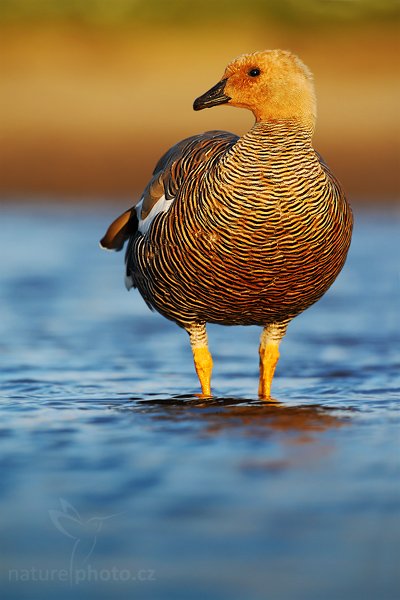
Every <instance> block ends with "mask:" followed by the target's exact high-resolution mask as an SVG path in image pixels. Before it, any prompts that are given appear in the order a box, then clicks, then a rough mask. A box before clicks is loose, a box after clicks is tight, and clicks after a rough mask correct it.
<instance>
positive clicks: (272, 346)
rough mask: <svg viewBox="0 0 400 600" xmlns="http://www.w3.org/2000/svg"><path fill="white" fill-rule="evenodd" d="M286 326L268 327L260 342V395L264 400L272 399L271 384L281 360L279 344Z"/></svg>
mask: <svg viewBox="0 0 400 600" xmlns="http://www.w3.org/2000/svg"><path fill="white" fill-rule="evenodd" d="M286 326H287V324H284V325H280V324H277V325H275V324H274V325H268V326H267V327H265V328H264V330H263V332H262V334H261V340H260V348H259V354H260V382H259V385H258V395H259V397H260V398H261V399H262V400H270V399H271V384H272V379H273V377H274V373H275V368H276V365H277V363H278V360H279V343H280V341H281V339H282V338H283V336H284V335H285V332H286Z"/></svg>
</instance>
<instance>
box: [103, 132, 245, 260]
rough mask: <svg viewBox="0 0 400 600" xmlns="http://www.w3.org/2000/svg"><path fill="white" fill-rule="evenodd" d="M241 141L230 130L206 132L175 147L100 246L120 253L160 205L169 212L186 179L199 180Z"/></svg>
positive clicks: (163, 159)
mask: <svg viewBox="0 0 400 600" xmlns="http://www.w3.org/2000/svg"><path fill="white" fill-rule="evenodd" d="M238 139H239V138H238V136H236V135H234V134H233V133H229V132H228V131H207V132H206V133H202V134H199V135H194V136H191V137H189V138H186V139H184V140H182V141H180V142H178V143H177V144H175V146H172V148H170V149H169V150H168V151H167V152H166V153H165V154H164V155H163V156H162V157H161V158H160V160H159V161H158V163H157V164H156V166H155V169H154V171H153V175H152V178H151V179H150V181H149V183H148V184H147V186H146V188H145V190H144V192H143V194H142V196H141V198H140V199H139V200H138V202H136V204H135V205H134V206H132V207H131V208H130V209H129V210H127V211H125V212H124V213H123V214H122V215H120V216H119V217H118V218H117V219H115V221H113V222H112V223H111V225H110V226H109V228H108V229H107V232H106V234H105V235H104V237H103V238H102V239H101V241H100V245H101V247H102V248H105V249H107V250H117V251H119V250H121V249H122V248H123V246H124V243H125V242H126V240H128V239H129V238H130V237H132V236H133V235H134V234H135V233H136V232H137V231H138V229H139V223H140V222H143V221H144V220H146V219H148V220H149V221H151V220H152V218H153V217H154V216H155V215H156V214H158V212H160V211H158V210H157V206H156V205H157V204H159V208H160V210H167V209H168V208H169V206H170V205H171V203H172V201H173V200H174V199H175V198H176V196H177V195H178V193H179V190H180V188H181V187H182V185H183V183H184V181H185V179H186V178H187V177H188V176H190V177H196V176H198V175H199V174H200V173H201V172H203V171H204V170H205V169H209V168H210V167H211V166H212V164H215V163H216V162H217V161H218V160H219V159H220V157H221V156H222V155H223V154H225V152H227V151H228V150H229V149H230V148H231V147H232V146H233V145H234V144H235V143H236V141H237V140H238ZM139 219H140V221H139ZM149 224H150V223H148V226H149ZM147 229H148V227H147V228H146V230H147Z"/></svg>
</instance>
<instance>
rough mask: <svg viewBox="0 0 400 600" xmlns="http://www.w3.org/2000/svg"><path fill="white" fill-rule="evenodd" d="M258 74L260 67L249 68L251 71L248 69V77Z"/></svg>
mask: <svg viewBox="0 0 400 600" xmlns="http://www.w3.org/2000/svg"><path fill="white" fill-rule="evenodd" d="M259 74H260V69H257V68H255V69H251V71H249V75H250V77H258V76H259Z"/></svg>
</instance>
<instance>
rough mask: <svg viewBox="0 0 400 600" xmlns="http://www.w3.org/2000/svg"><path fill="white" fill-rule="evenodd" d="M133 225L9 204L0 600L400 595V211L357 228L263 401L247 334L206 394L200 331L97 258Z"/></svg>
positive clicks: (219, 361)
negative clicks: (103, 241) (173, 318)
mask: <svg viewBox="0 0 400 600" xmlns="http://www.w3.org/2000/svg"><path fill="white" fill-rule="evenodd" d="M118 210H119V207H118V208H117V209H110V210H106V209H105V208H103V209H98V208H95V207H94V206H93V207H88V208H85V207H77V206H75V205H74V206H70V207H67V206H66V207H61V208H60V207H50V206H35V205H27V206H22V207H19V208H18V209H17V208H12V207H11V206H10V207H3V208H2V209H1V221H2V235H1V242H0V243H1V274H0V277H1V282H0V308H1V322H0V354H1V362H2V370H1V375H0V386H1V413H2V414H1V421H0V461H1V478H0V529H1V530H0V539H1V547H0V548H1V555H2V560H1V584H2V586H3V594H2V597H4V598H7V600H8V599H10V600H12V599H14V598H15V599H16V598H27V597H29V598H30V599H34V600H35V599H40V600H50V599H51V600H52V599H53V598H54V597H57V598H61V599H68V600H70V599H71V598H96V599H97V598H99V599H103V598H104V599H105V598H110V597H116V598H123V599H124V598H141V599H147V598H148V599H152V600H153V599H155V600H158V599H165V598H167V599H174V600H175V599H176V600H179V599H182V600H192V599H193V600H197V599H199V600H200V599H202V600H203V599H204V598H209V599H212V600H213V599H216V600H217V599H218V600H224V599H229V600H236V599H237V600H243V599H244V598H246V599H248V600H259V599H265V598H267V599H272V600H280V599H282V600H292V599H296V600H303V599H304V600H306V599H307V600H313V599H315V600H317V599H318V600H319V599H321V598H324V599H326V600H330V599H332V600H339V599H340V600H347V599H349V600H350V599H351V600H357V599H358V598H360V599H361V598H362V599H367V600H368V599H371V600H372V599H374V600H375V599H376V598H380V599H381V600H394V599H395V598H398V597H399V595H400V575H399V573H400V570H399V540H400V521H399V517H400V483H399V481H400V480H399V475H400V436H399V422H400V414H399V406H400V404H399V399H400V375H399V373H400V370H399V367H400V344H399V342H400V339H399V338H400V327H399V306H400V292H399V290H400V286H399V257H400V249H399V241H398V240H399V235H398V233H399V219H398V215H397V214H396V212H395V211H394V210H393V211H391V212H390V213H382V212H381V213H363V212H362V211H358V213H357V214H356V229H355V234H354V241H353V245H352V248H351V251H350V256H349V259H348V262H347V264H346V267H345V269H344V271H343V273H342V275H341V277H340V278H339V280H338V281H337V282H336V283H335V285H334V286H333V288H332V289H331V291H330V292H329V293H328V294H327V295H326V296H325V297H324V298H323V299H322V300H321V301H320V302H319V303H318V304H317V305H315V306H314V307H312V308H311V309H309V310H308V311H307V312H306V313H304V314H303V315H301V316H299V317H298V318H297V319H296V320H295V321H294V322H293V323H292V324H291V325H290V327H289V330H288V333H287V335H286V338H285V340H284V341H283V343H282V346H281V360H280V362H279V365H278V369H277V373H276V378H275V381H274V388H273V395H274V398H275V399H276V401H275V402H273V403H268V404H264V403H261V402H259V401H258V399H257V396H256V392H257V376H258V372H257V371H258V355H257V348H258V337H259V333H260V331H259V329H258V328H252V327H250V328H244V327H242V328H241V327H236V328H224V327H218V326H211V327H209V337H210V348H211V351H212V353H213V357H214V364H215V367H214V378H213V382H214V393H215V396H214V398H213V399H212V400H210V401H204V400H200V399H199V398H198V397H197V396H196V395H195V394H196V392H197V391H198V383H197V378H196V375H195V373H194V369H193V365H192V358H191V352H190V347H189V342H188V338H187V335H186V334H185V332H184V331H182V330H180V329H179V328H178V327H176V325H174V324H173V323H170V322H168V321H166V320H165V319H163V318H162V317H161V316H159V315H157V314H155V313H151V312H150V311H149V310H148V309H147V307H146V306H145V304H144V302H143V301H142V300H141V298H140V296H139V294H138V293H137V292H135V291H131V292H130V293H129V294H128V293H127V292H126V291H125V289H124V287H123V281H122V278H123V256H122V254H106V253H103V252H101V251H100V250H99V249H98V246H97V240H98V239H99V238H100V237H101V235H102V234H103V233H104V229H105V227H106V226H107V225H108V223H109V220H110V218H112V217H113V216H114V214H115V212H117V211H118Z"/></svg>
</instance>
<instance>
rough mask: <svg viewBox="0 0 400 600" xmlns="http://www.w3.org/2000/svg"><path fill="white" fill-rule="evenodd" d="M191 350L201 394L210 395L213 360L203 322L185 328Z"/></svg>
mask: <svg viewBox="0 0 400 600" xmlns="http://www.w3.org/2000/svg"><path fill="white" fill-rule="evenodd" d="M187 332H188V333H189V336H190V345H191V347H192V352H193V360H194V366H195V369H196V373H197V376H198V378H199V381H200V385H201V395H202V396H204V397H208V398H209V397H211V372H212V367H213V361H212V357H211V354H210V352H209V350H208V345H207V333H206V326H205V324H195V325H192V326H190V328H187Z"/></svg>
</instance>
